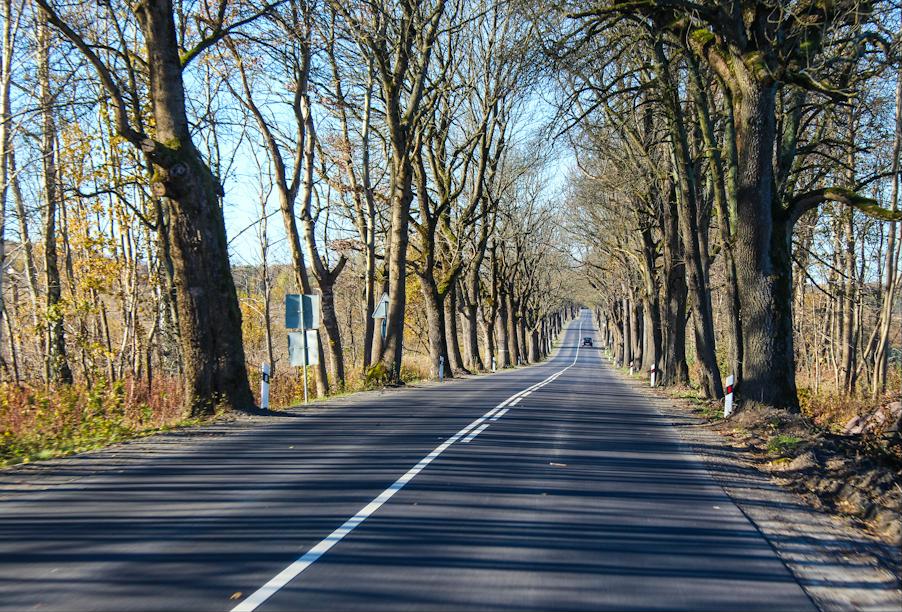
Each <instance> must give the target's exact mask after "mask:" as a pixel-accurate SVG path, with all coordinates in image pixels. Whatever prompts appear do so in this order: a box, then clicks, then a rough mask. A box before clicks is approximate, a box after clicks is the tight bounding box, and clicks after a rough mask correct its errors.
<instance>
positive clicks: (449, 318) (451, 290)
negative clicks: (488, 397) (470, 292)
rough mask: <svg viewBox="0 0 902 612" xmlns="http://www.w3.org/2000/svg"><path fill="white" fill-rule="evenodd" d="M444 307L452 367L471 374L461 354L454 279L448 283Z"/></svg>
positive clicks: (455, 370)
mask: <svg viewBox="0 0 902 612" xmlns="http://www.w3.org/2000/svg"><path fill="white" fill-rule="evenodd" d="M444 307H445V334H446V336H447V341H448V356H449V357H450V358H451V363H450V367H451V369H452V370H454V372H457V373H465V374H469V371H468V370H467V368H466V367H465V366H464V360H463V356H462V355H461V354H460V340H459V334H458V333H457V282H456V281H454V280H452V281H451V282H450V283H449V284H448V289H447V291H446V293H445V299H444Z"/></svg>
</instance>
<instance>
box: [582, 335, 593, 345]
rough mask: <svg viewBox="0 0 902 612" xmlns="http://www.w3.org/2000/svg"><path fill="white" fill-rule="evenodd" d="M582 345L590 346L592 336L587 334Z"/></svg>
mask: <svg viewBox="0 0 902 612" xmlns="http://www.w3.org/2000/svg"><path fill="white" fill-rule="evenodd" d="M583 346H592V338H590V337H589V336H586V337H585V338H583Z"/></svg>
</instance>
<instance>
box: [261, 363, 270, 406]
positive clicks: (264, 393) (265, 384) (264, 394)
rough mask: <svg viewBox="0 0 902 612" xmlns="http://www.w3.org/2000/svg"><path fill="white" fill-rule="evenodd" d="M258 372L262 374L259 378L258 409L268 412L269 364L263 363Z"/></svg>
mask: <svg viewBox="0 0 902 612" xmlns="http://www.w3.org/2000/svg"><path fill="white" fill-rule="evenodd" d="M260 370H261V371H262V372H263V376H262V377H261V378H260V408H261V409H262V410H269V372H270V369H269V364H268V363H264V364H263V365H262V366H261V367H260Z"/></svg>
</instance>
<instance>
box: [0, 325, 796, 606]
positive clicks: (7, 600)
mask: <svg viewBox="0 0 902 612" xmlns="http://www.w3.org/2000/svg"><path fill="white" fill-rule="evenodd" d="M595 335H596V333H595V330H594V329H593V328H592V322H591V318H590V315H589V312H588V311H584V312H583V314H582V315H581V316H580V318H579V319H577V320H576V321H573V322H572V323H571V325H570V326H569V328H568V329H567V330H566V331H565V333H564V334H563V336H562V344H561V348H560V350H559V351H558V353H557V355H556V356H555V357H554V358H552V359H551V360H549V361H548V362H546V363H544V364H541V365H537V366H534V367H530V368H521V369H517V370H514V371H506V372H501V373H498V374H495V375H491V376H484V377H480V378H473V379H469V380H460V381H453V382H448V383H445V384H443V385H440V386H438V385H432V386H428V387H424V388H416V389H404V390H400V391H396V392H389V393H385V394H383V395H381V396H374V397H373V398H372V399H368V400H367V401H366V402H357V403H352V404H351V405H347V406H340V407H335V408H329V409H326V410H320V411H315V412H309V411H308V412H297V413H294V414H292V415H289V416H284V417H281V418H273V419H272V422H269V423H265V424H257V425H253V426H248V427H245V428H243V429H239V430H237V431H234V432H232V433H230V434H228V435H218V436H210V437H208V438H207V437H203V436H191V437H188V438H185V439H180V438H179V437H178V436H168V437H166V436H164V437H163V438H161V440H160V442H159V443H152V444H151V446H150V448H152V449H153V451H154V452H153V453H152V454H147V450H146V449H147V446H146V445H143V446H142V445H136V446H135V448H136V449H141V453H143V454H142V455H141V456H130V455H129V453H130V452H131V453H134V452H137V450H136V451H130V450H129V449H130V445H126V446H124V447H120V448H119V449H114V450H108V451H104V452H100V453H94V454H91V455H87V456H84V457H81V458H78V459H75V460H70V461H66V462H62V464H61V465H59V466H57V467H52V468H49V470H45V471H47V472H49V473H41V474H37V475H36V476H35V475H29V476H28V478H30V479H34V481H35V483H36V484H35V486H32V487H27V486H23V485H22V483H21V481H22V478H23V477H22V473H21V472H19V471H15V470H13V471H8V472H4V473H0V542H2V544H0V608H2V609H11V610H31V609H40V610H232V609H236V610H254V609H256V610H506V611H519V610H814V607H813V605H812V603H811V601H810V599H809V598H808V597H807V595H806V594H805V592H804V591H803V590H802V588H801V587H800V586H799V585H798V583H797V582H796V581H795V580H794V578H793V577H792V575H791V574H790V572H789V571H788V570H787V569H786V568H785V567H784V565H783V564H782V563H781V561H780V560H779V559H778V557H777V556H776V554H775V553H774V552H773V550H772V549H771V547H770V546H769V544H768V543H767V541H766V540H765V539H764V538H763V536H762V535H761V534H760V533H759V532H758V531H757V529H756V528H755V526H754V525H753V524H751V523H750V522H749V521H748V520H747V519H746V518H745V516H744V515H743V514H742V513H741V512H740V511H739V509H738V508H737V507H736V506H735V505H734V504H733V503H732V502H731V501H730V499H729V498H728V497H727V496H726V495H725V494H724V493H723V491H722V490H721V489H720V487H718V486H717V485H716V484H715V482H714V481H713V480H712V479H711V477H709V475H708V474H707V473H706V472H705V470H704V468H703V466H702V465H701V463H700V462H699V461H698V460H697V459H696V458H695V457H694V456H693V455H692V453H691V452H690V450H689V449H687V448H685V447H683V446H681V444H680V443H679V439H678V437H677V434H676V433H675V432H674V430H673V428H672V426H671V424H670V422H669V421H668V420H667V419H666V418H665V417H663V416H661V415H659V414H658V413H657V412H656V411H655V410H654V409H653V408H652V407H650V406H649V405H648V403H647V402H646V400H644V399H643V397H642V396H641V395H639V394H637V393H636V392H635V391H634V390H632V389H631V388H629V386H627V385H626V384H624V383H622V382H620V381H619V380H618V378H617V375H616V374H615V373H613V372H611V371H610V369H609V368H608V367H607V366H605V365H603V363H602V359H601V353H600V350H599V349H598V348H597V342H596V347H595V348H580V347H579V346H578V345H579V343H580V339H581V338H582V337H583V336H595ZM524 393H528V394H524ZM41 483H44V484H43V485H41ZM54 483H55V484H54Z"/></svg>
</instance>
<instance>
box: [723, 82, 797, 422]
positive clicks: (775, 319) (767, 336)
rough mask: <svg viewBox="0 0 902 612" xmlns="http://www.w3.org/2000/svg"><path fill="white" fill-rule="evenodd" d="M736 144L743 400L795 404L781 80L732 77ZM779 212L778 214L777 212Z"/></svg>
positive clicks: (740, 389)
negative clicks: (779, 147)
mask: <svg viewBox="0 0 902 612" xmlns="http://www.w3.org/2000/svg"><path fill="white" fill-rule="evenodd" d="M732 85H733V87H734V88H735V90H738V91H736V93H734V95H733V113H734V121H735V125H736V148H737V169H738V173H737V174H738V176H737V204H738V210H737V224H736V242H735V249H734V252H735V256H736V273H737V281H738V285H739V299H740V307H741V315H742V340H743V347H742V353H743V357H744V362H743V365H742V370H743V371H742V375H743V376H742V381H741V382H740V384H739V386H738V387H737V392H738V393H739V394H740V395H741V397H742V398H743V399H747V400H752V401H756V402H761V403H763V404H768V405H772V406H777V407H781V408H787V409H790V410H794V411H795V410H798V407H799V405H798V397H797V393H796V383H795V358H794V355H793V338H792V334H793V331H792V270H791V267H790V264H791V259H790V232H791V231H792V228H791V227H787V225H786V224H785V223H783V222H782V221H780V220H779V219H777V220H775V218H774V217H775V206H776V204H775V202H774V197H775V194H774V188H773V186H774V176H773V151H774V139H775V137H776V128H775V108H774V105H775V91H776V85H773V84H760V83H758V82H756V81H755V80H754V77H752V75H750V74H747V73H744V74H740V75H739V76H738V77H737V80H736V82H735V83H733V84H732ZM776 216H777V217H778V218H779V217H780V216H781V215H780V214H779V213H777V214H776Z"/></svg>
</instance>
